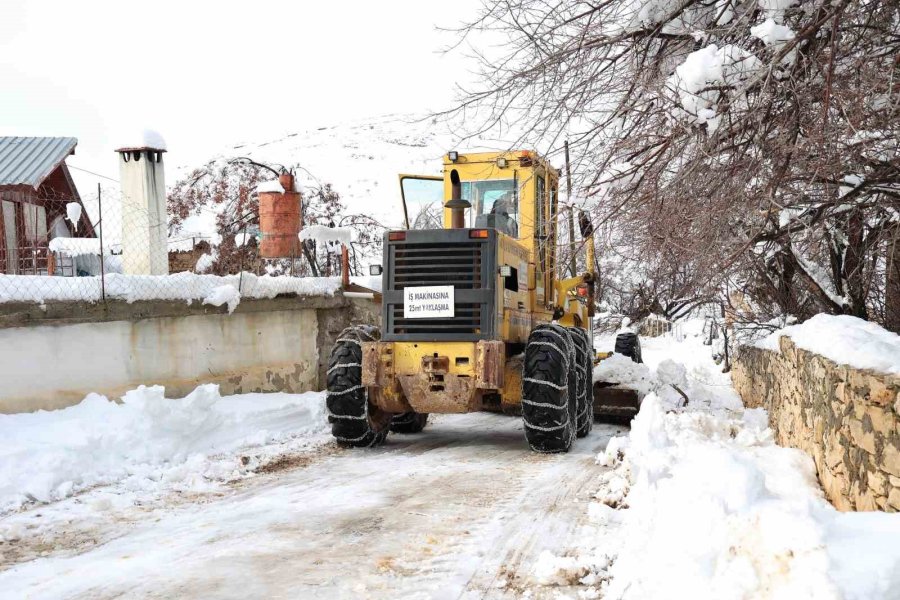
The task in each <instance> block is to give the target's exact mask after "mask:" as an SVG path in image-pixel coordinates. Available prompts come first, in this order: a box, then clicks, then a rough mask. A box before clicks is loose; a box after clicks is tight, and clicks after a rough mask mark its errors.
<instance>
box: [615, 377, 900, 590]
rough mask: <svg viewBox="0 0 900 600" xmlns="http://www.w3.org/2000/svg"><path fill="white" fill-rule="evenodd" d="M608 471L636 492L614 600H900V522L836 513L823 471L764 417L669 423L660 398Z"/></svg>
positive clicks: (649, 404) (625, 520)
mask: <svg viewBox="0 0 900 600" xmlns="http://www.w3.org/2000/svg"><path fill="white" fill-rule="evenodd" d="M623 456H624V458H622V457H623ZM599 460H600V461H601V462H603V463H606V464H616V465H617V466H616V469H615V471H614V472H613V475H612V476H611V477H609V478H608V479H609V481H618V482H619V484H620V485H621V483H622V482H625V483H626V489H627V494H626V495H624V504H625V505H627V507H628V508H627V510H625V511H622V512H623V516H622V525H623V529H624V530H626V531H627V532H628V534H627V536H624V537H623V540H622V545H621V546H620V547H619V548H618V549H617V551H616V557H615V561H614V562H613V564H612V566H611V567H610V568H609V570H608V573H607V575H608V577H609V579H610V583H609V587H608V589H607V593H606V595H605V596H604V597H606V598H622V599H627V598H641V599H653V598H660V599H662V598H710V599H713V598H716V599H720V598H751V597H763V596H764V597H773V598H782V597H783V598H801V597H803V598H822V599H835V600H837V599H840V598H845V599H857V598H858V599H860V600H861V599H863V598H866V599H872V600H874V599H878V598H885V599H887V598H895V597H896V593H897V592H898V590H900V545H898V544H896V543H895V541H896V539H897V537H896V536H897V535H900V515H898V514H887V513H880V514H878V513H867V514H862V513H839V512H838V511H837V510H835V509H834V508H833V507H832V506H831V505H830V504H828V503H827V502H826V501H825V500H824V499H823V496H822V492H821V490H820V489H819V486H818V483H817V481H816V475H815V467H814V465H813V463H812V460H811V459H810V458H809V457H808V456H807V455H806V454H804V453H803V452H801V451H799V450H794V449H790V448H780V447H778V446H776V445H775V443H774V441H773V439H772V433H771V430H769V429H768V428H767V427H766V415H765V413H764V411H762V410H761V409H755V410H745V411H743V412H741V413H740V414H737V415H735V414H734V413H733V412H723V411H720V410H715V409H713V410H711V411H708V410H704V411H695V410H691V409H690V408H689V409H687V410H685V411H683V412H675V413H672V412H669V413H667V412H666V411H665V410H664V408H663V403H662V402H660V400H659V399H658V398H657V397H656V396H655V395H652V394H651V395H650V396H648V397H647V398H646V399H645V400H644V403H643V404H642V406H641V411H640V413H639V414H638V416H637V417H636V418H635V420H634V421H633V422H632V429H631V433H630V435H629V437H628V438H627V441H623V440H619V441H618V442H616V443H614V444H611V445H610V448H609V449H608V450H607V452H606V453H604V454H603V455H601V456H600V457H599ZM608 495H609V494H608V491H604V492H603V493H602V494H601V499H602V500H608ZM892 540H893V541H892Z"/></svg>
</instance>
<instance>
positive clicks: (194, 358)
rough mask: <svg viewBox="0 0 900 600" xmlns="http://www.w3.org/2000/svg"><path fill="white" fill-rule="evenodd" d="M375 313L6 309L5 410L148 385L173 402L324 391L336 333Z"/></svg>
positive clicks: (2, 340)
mask: <svg viewBox="0 0 900 600" xmlns="http://www.w3.org/2000/svg"><path fill="white" fill-rule="evenodd" d="M373 314H374V315H377V305H374V304H373V303H371V302H370V301H359V300H354V301H350V300H347V299H345V298H342V297H339V296H338V297H333V298H279V299H275V300H250V299H244V300H242V301H241V304H240V305H239V306H238V308H237V310H236V311H235V312H234V313H233V314H230V315H229V314H228V313H227V311H226V310H225V309H224V308H216V307H211V306H204V305H200V304H199V303H194V304H193V305H187V304H186V303H183V302H160V301H153V302H135V303H133V304H127V303H124V302H110V303H107V304H105V305H104V304H100V303H98V304H88V303H60V304H54V305H47V306H45V307H44V308H43V309H42V308H40V307H37V306H34V305H19V306H12V305H3V307H2V314H0V413H3V412H7V413H8V412H22V411H31V410H36V409H40V408H44V409H52V408H61V407H64V406H68V405H72V404H75V403H78V402H80V401H81V400H82V399H83V398H84V396H85V395H86V394H87V393H89V392H98V393H101V394H104V395H107V396H109V397H111V398H112V397H118V396H121V394H122V393H124V392H125V391H127V390H129V389H131V388H134V387H136V386H137V385H140V384H146V385H151V384H159V385H164V386H165V387H166V395H167V396H168V397H180V396H184V395H185V394H187V393H188V392H190V391H191V390H192V389H194V387H196V386H197V385H199V384H201V383H217V384H219V385H220V387H221V390H222V393H223V394H233V393H244V392H277V391H285V392H302V391H308V390H312V389H321V388H322V387H324V382H325V379H324V377H325V371H326V369H327V360H328V354H329V352H330V349H331V345H332V344H333V342H334V339H335V338H336V337H337V334H338V333H340V331H341V330H342V329H343V328H344V327H346V326H347V325H349V324H350V323H351V322H362V320H364V319H365V320H367V322H372V320H371V319H372V318H373Z"/></svg>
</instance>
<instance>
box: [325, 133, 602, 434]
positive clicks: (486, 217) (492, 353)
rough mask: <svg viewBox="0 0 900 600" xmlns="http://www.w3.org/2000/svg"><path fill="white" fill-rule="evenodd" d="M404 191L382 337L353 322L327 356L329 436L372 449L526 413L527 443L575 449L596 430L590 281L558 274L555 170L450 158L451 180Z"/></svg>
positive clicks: (409, 178) (525, 159)
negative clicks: (460, 424) (437, 425)
mask: <svg viewBox="0 0 900 600" xmlns="http://www.w3.org/2000/svg"><path fill="white" fill-rule="evenodd" d="M400 183H401V192H402V197H403V208H404V216H405V219H406V229H402V230H396V231H388V232H386V233H385V235H384V248H383V250H384V255H383V256H384V259H383V260H384V265H383V273H382V277H383V284H382V309H381V316H382V319H381V329H380V330H379V328H377V327H373V326H357V327H352V328H349V329H347V330H345V331H344V332H343V333H342V334H341V335H340V337H339V339H338V340H337V342H336V344H335V346H334V348H333V349H332V352H331V356H330V360H329V365H328V376H327V380H328V383H327V392H328V395H327V406H328V411H329V421H330V422H331V424H332V432H333V434H334V436H335V438H336V439H337V440H338V441H339V442H340V443H342V444H344V445H348V446H373V445H377V444H379V443H381V442H383V441H384V439H385V437H386V436H387V434H388V432H389V431H394V432H398V433H414V432H418V431H421V430H422V429H423V428H424V426H425V423H426V421H427V419H428V414H429V413H465V412H471V411H479V410H490V411H503V412H511V413H518V412H519V411H521V414H522V417H523V419H524V425H525V427H524V429H525V436H526V438H527V441H528V443H529V444H530V446H531V448H532V449H534V450H536V451H539V452H566V451H568V450H569V448H570V447H571V445H572V443H573V440H574V439H575V438H576V437H583V436H586V435H587V434H588V433H589V432H590V431H591V427H592V425H593V422H594V409H593V400H592V394H591V372H592V366H593V358H594V352H593V348H592V346H593V343H592V335H591V331H590V330H591V322H592V319H591V316H592V314H593V302H590V301H588V300H589V299H592V298H593V283H594V276H593V274H592V273H590V272H588V273H583V274H581V275H578V276H577V277H570V278H560V273H558V272H557V269H556V267H555V265H556V263H557V257H556V248H557V244H556V240H557V226H556V223H557V205H558V201H557V195H558V194H557V190H558V187H559V185H558V184H559V173H558V172H557V171H556V169H554V168H553V167H552V166H550V164H549V163H548V162H547V161H546V160H544V159H543V158H541V157H539V156H538V155H537V154H535V153H533V152H530V151H515V152H492V153H478V154H460V153H458V152H450V153H448V154H447V155H446V156H445V157H444V163H443V177H431V176H416V175H401V176H400ZM583 233H585V232H584V231H583ZM587 233H588V235H587V237H586V240H585V241H586V243H585V244H584V246H585V250H586V252H587V254H588V256H587V260H586V262H585V264H587V265H593V264H594V258H593V252H594V249H593V239H592V235H591V234H590V232H589V231H588V232H587Z"/></svg>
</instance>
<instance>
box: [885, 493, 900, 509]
mask: <svg viewBox="0 0 900 600" xmlns="http://www.w3.org/2000/svg"><path fill="white" fill-rule="evenodd" d="M885 510H889V511H891V512H897V511H900V488H894V489H892V490H891V492H890V493H889V494H888V497H887V508H885Z"/></svg>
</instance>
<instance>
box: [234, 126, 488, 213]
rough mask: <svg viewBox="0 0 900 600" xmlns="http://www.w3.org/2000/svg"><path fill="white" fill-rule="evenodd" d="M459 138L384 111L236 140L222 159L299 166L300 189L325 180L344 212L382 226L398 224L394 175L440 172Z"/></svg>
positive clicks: (464, 148) (399, 209)
mask: <svg viewBox="0 0 900 600" xmlns="http://www.w3.org/2000/svg"><path fill="white" fill-rule="evenodd" d="M458 143H459V136H458V135H455V134H454V132H452V131H449V130H448V128H447V126H446V125H445V124H439V123H438V122H436V121H431V120H424V121H423V120H416V119H414V118H412V117H409V116H403V115H387V116H382V117H377V118H373V119H366V120H360V121H354V122H349V123H344V124H341V125H332V126H325V127H319V128H316V129H310V130H306V131H302V132H297V133H289V134H287V135H285V136H284V137H281V138H278V139H273V140H269V141H265V142H261V143H248V144H240V145H237V146H234V147H233V148H231V149H229V151H228V153H227V154H223V157H231V156H247V157H249V158H252V159H253V160H256V161H258V162H263V163H269V164H271V163H278V164H283V165H291V164H294V163H298V164H300V166H301V167H302V168H303V169H304V170H303V171H301V172H299V173H297V175H298V177H299V178H300V182H301V184H302V185H303V186H304V187H308V186H315V185H317V184H325V183H330V184H331V185H332V187H333V188H334V189H335V191H337V192H338V194H340V196H341V198H342V199H343V200H344V201H345V203H346V204H347V207H348V210H349V211H350V212H356V213H364V214H367V215H369V216H372V217H374V218H375V219H378V220H379V221H380V222H382V223H383V224H384V225H387V226H398V225H399V224H400V223H401V222H402V215H403V211H402V206H401V202H400V184H399V179H398V175H399V174H401V173H405V174H418V175H440V174H441V167H442V165H441V160H442V157H443V155H444V154H446V152H447V151H448V150H454V149H457V150H460V151H469V150H473V149H485V146H484V145H479V146H477V147H473V146H470V145H466V146H465V147H463V146H458V147H457V144H458Z"/></svg>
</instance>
